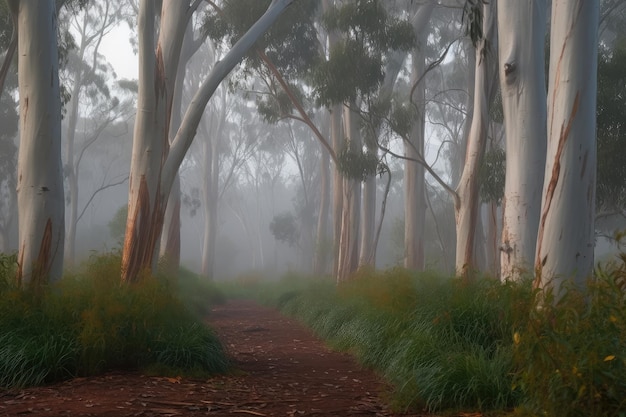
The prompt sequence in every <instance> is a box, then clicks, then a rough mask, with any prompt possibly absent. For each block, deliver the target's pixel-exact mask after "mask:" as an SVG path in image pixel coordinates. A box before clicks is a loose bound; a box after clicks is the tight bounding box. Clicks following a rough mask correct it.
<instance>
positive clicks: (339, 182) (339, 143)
mask: <svg viewBox="0 0 626 417" xmlns="http://www.w3.org/2000/svg"><path fill="white" fill-rule="evenodd" d="M330 135H331V138H332V142H333V149H334V151H335V154H338V153H339V152H341V151H342V149H343V146H344V133H343V129H342V116H341V105H340V104H336V105H334V106H333V107H332V109H331V111H330ZM342 212H343V175H342V174H341V172H340V171H339V167H338V166H337V165H334V169H333V203H332V215H333V271H332V273H333V276H334V277H337V276H339V275H338V273H339V245H340V242H341V213H342Z"/></svg>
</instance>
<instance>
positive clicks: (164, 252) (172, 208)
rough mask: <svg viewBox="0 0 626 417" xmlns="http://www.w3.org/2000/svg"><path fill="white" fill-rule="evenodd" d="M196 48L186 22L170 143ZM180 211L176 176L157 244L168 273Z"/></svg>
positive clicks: (176, 253) (174, 258)
mask: <svg viewBox="0 0 626 417" xmlns="http://www.w3.org/2000/svg"><path fill="white" fill-rule="evenodd" d="M181 20H182V19H181ZM199 47H200V43H195V42H194V39H193V28H192V26H191V24H190V23H188V24H187V28H186V32H185V35H184V38H183V44H182V51H181V53H180V57H179V60H178V67H177V70H176V81H175V84H174V94H173V95H172V106H171V109H172V110H171V115H170V123H169V132H168V138H169V139H168V140H169V142H170V143H171V142H172V141H173V140H174V137H175V136H176V132H177V131H178V129H179V128H180V123H181V119H182V99H183V86H184V84H185V73H186V69H187V63H188V62H189V60H190V59H191V57H192V56H193V55H194V53H195V52H196V51H197V50H198V48H199ZM180 209H181V188H180V176H179V175H178V173H177V174H176V178H175V179H174V183H173V185H172V190H171V191H170V193H169V196H168V200H167V206H166V209H165V217H164V218H163V231H162V233H161V243H160V245H159V247H160V249H159V262H160V263H161V264H162V265H163V266H165V268H166V270H167V272H168V273H169V274H176V273H177V272H178V269H179V267H180V228H181V222H180Z"/></svg>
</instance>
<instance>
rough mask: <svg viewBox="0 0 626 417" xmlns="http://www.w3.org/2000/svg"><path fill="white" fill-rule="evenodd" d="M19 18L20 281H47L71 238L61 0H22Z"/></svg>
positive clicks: (58, 272) (56, 274)
mask: <svg viewBox="0 0 626 417" xmlns="http://www.w3.org/2000/svg"><path fill="white" fill-rule="evenodd" d="M18 22H19V23H18V27H19V29H18V31H19V34H18V39H19V41H18V49H19V54H18V55H19V57H18V68H19V71H18V83H19V95H20V148H19V156H18V166H17V178H18V182H17V204H18V212H19V254H18V262H19V268H18V282H20V283H21V284H28V283H43V282H45V281H47V280H49V281H55V280H58V279H60V278H61V276H62V273H63V245H64V239H65V211H64V210H65V201H64V192H63V165H62V162H61V99H60V92H59V60H58V55H57V43H56V40H57V36H56V35H57V22H56V9H55V2H54V1H52V0H45V1H44V0H21V1H20V2H19V11H18Z"/></svg>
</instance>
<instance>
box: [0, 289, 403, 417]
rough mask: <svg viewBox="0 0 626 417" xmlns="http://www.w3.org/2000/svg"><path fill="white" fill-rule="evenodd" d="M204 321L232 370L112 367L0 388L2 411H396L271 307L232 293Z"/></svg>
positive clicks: (366, 378)
mask: <svg viewBox="0 0 626 417" xmlns="http://www.w3.org/2000/svg"><path fill="white" fill-rule="evenodd" d="M210 321H211V324H212V326H213V327H214V328H215V329H216V331H217V332H218V334H219V336H220V338H221V340H222V341H223V343H224V345H225V346H226V348H227V350H228V352H229V354H230V355H231V356H232V358H233V360H234V362H235V365H236V367H237V368H238V369H239V370H238V371H237V372H236V373H235V375H228V376H218V377H216V378H213V379H210V380H209V381H198V380H190V379H185V378H183V379H180V378H173V379H171V378H155V377H146V376H142V375H138V374H132V373H114V374H108V375H104V376H101V377H93V378H79V379H74V380H71V381H67V382H64V383H60V384H56V385H53V386H48V387H39V388H29V389H25V390H12V391H2V390H0V416H17V415H26V416H27V415H32V416H225V415H239V416H246V415H247V416H261V417H262V416H394V414H393V413H391V412H390V411H389V410H388V408H387V407H386V406H385V405H384V401H383V400H382V399H381V397H384V395H385V394H384V393H385V391H386V388H385V386H384V384H383V383H382V381H380V380H379V378H377V377H376V376H375V375H374V374H373V373H372V372H369V371H366V370H363V369H361V368H360V367H359V366H358V365H357V364H356V363H355V362H354V361H353V359H352V358H351V357H349V356H348V355H346V354H340V353H336V352H331V351H329V350H328V349H327V348H326V347H325V346H324V344H323V342H321V341H319V340H317V339H316V338H315V337H314V336H313V335H312V334H311V332H310V331H308V330H306V329H305V328H304V327H303V326H301V325H300V324H298V323H297V322H295V321H293V320H290V319H288V318H285V317H284V316H282V315H280V314H279V313H278V312H276V311H275V310H272V309H268V308H264V307H261V306H259V305H257V304H255V303H253V302H249V301H231V302H229V303H227V304H224V305H221V306H218V307H216V308H215V309H214V311H213V314H212V316H211V318H210Z"/></svg>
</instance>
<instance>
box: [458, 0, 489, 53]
mask: <svg viewBox="0 0 626 417" xmlns="http://www.w3.org/2000/svg"><path fill="white" fill-rule="evenodd" d="M484 3H487V1H486V0H466V1H465V4H464V5H463V16H462V21H463V24H464V25H465V34H466V35H467V36H469V37H470V39H471V40H472V43H473V44H474V46H475V47H477V46H478V42H480V41H481V40H482V39H483V4H484Z"/></svg>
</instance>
